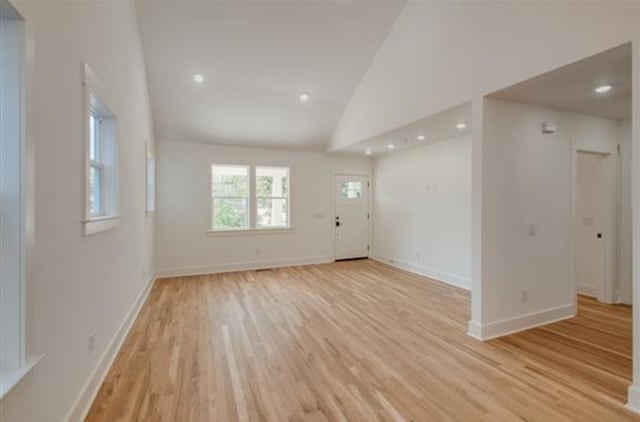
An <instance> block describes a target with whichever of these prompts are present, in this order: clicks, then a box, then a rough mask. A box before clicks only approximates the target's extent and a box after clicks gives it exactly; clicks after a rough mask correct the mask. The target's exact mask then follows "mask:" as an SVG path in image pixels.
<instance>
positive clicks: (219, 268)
mask: <svg viewBox="0 0 640 422" xmlns="http://www.w3.org/2000/svg"><path fill="white" fill-rule="evenodd" d="M328 262H333V257H330V256H312V257H302V258H291V259H274V260H269V261H247V262H237V263H232V264H214V265H197V266H193V267H173V268H162V269H159V270H158V271H157V273H156V274H157V276H158V278H167V277H187V276H192V275H203V274H217V273H228V272H234V271H247V270H262V269H270V268H281V267H294V266H297V265H311V264H326V263H328Z"/></svg>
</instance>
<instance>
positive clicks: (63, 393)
mask: <svg viewBox="0 0 640 422" xmlns="http://www.w3.org/2000/svg"><path fill="white" fill-rule="evenodd" d="M16 7H17V8H18V10H19V12H20V13H21V14H22V15H23V16H24V18H25V19H26V22H27V25H28V27H29V41H30V43H31V45H32V47H33V48H34V51H35V62H34V63H35V67H33V71H34V75H33V80H31V81H29V83H31V84H32V85H31V86H30V89H31V90H32V92H33V97H32V103H31V105H32V106H33V114H32V115H31V116H30V117H29V118H30V120H29V121H28V124H29V129H30V130H31V131H32V133H33V139H34V141H35V169H36V170H35V171H36V179H35V208H36V210H35V243H34V245H35V251H34V253H35V258H34V261H33V262H32V268H31V271H30V274H31V275H32V276H31V277H30V278H29V279H28V280H27V309H26V312H27V340H28V352H29V354H31V355H35V354H44V358H43V359H42V361H41V362H40V363H39V364H38V365H37V366H36V367H35V369H34V370H33V372H32V373H31V374H30V375H29V376H28V377H27V378H26V379H24V380H23V382H22V383H21V384H19V385H18V386H17V387H16V388H15V389H14V390H13V391H12V392H11V393H10V394H9V396H7V397H5V399H3V401H2V408H1V409H0V413H1V414H2V417H1V419H2V420H3V422H17V421H21V422H51V421H61V420H64V419H65V417H66V416H67V415H68V414H69V412H70V411H71V410H72V407H73V406H74V403H78V407H77V408H76V410H78V409H79V412H80V413H81V412H82V410H84V409H83V407H84V405H85V404H86V403H85V402H83V401H77V400H79V399H80V398H82V399H86V398H87V396H82V397H81V393H82V392H83V391H85V390H84V388H85V385H86V383H87V382H89V381H90V380H94V381H95V378H93V379H91V376H92V373H93V371H94V370H95V369H96V368H97V367H98V365H99V364H100V363H105V362H104V361H102V360H101V357H102V356H103V353H105V352H106V351H107V350H109V349H108V346H109V345H110V342H111V340H112V339H113V338H114V336H115V335H116V333H117V332H118V330H119V327H120V326H121V324H122V323H123V321H124V320H125V318H126V316H127V314H128V312H129V311H130V309H131V307H132V305H133V304H134V303H135V302H136V300H137V298H138V297H139V295H140V294H141V292H143V290H144V288H145V286H146V285H147V282H148V275H149V274H150V272H151V269H152V266H153V249H152V245H153V243H152V242H153V219H148V218H147V217H146V216H145V208H144V206H145V195H144V193H145V190H144V189H145V179H144V174H145V173H144V164H145V161H144V157H145V148H144V141H145V139H148V140H150V141H153V134H152V131H151V121H150V111H149V104H148V97H147V88H146V78H145V69H144V63H143V61H142V52H141V46H140V40H139V35H138V29H137V23H136V17H135V11H134V7H133V4H132V2H128V1H127V2H125V1H118V2H115V1H114V2H57V1H47V2H33V1H17V2H16ZM83 60H86V61H87V62H88V63H89V64H90V65H91V66H92V68H93V70H94V71H95V72H96V74H97V75H98V76H99V77H100V78H101V80H102V81H103V82H104V84H105V86H106V87H108V89H109V90H110V91H111V94H112V95H111V97H112V98H113V100H114V104H112V107H113V108H114V110H113V111H114V112H115V113H116V114H117V116H118V130H119V136H118V138H119V148H120V212H121V215H122V219H121V221H120V227H119V228H118V229H115V230H111V231H108V232H104V233H101V234H97V235H95V236H91V237H84V236H83V235H82V225H81V221H82V219H83V212H84V202H83V198H84V196H83V195H84V194H83V190H84V173H83V171H84V156H83V153H84V142H85V139H84V137H83V122H84V118H85V116H83V103H82V101H83V95H82V92H83V91H82V90H83V87H82V76H83V73H82V71H83V68H82V63H81V62H82V61H83ZM145 272H146V274H144V273H145ZM91 332H95V341H96V345H95V350H94V352H93V354H90V353H89V342H88V337H89V334H90V333H91ZM107 357H110V356H107ZM91 386H93V385H92V384H91V385H90V387H91ZM90 390H91V388H89V389H88V390H87V391H90ZM77 416H81V415H79V414H74V417H77Z"/></svg>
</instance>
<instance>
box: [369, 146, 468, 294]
mask: <svg viewBox="0 0 640 422" xmlns="http://www.w3.org/2000/svg"><path fill="white" fill-rule="evenodd" d="M374 174H375V185H374V200H373V207H374V212H373V218H374V220H373V222H374V243H373V247H374V256H375V257H376V258H377V259H381V260H383V261H386V262H391V263H392V264H393V265H397V266H400V267H402V268H405V269H407V270H410V271H415V272H418V273H420V274H423V275H425V276H427V277H432V278H435V279H437V280H441V281H444V282H447V283H451V284H454V285H458V286H461V287H465V288H471V285H470V284H471V281H470V280H471V137H470V136H464V137H458V138H452V139H447V140H444V141H440V142H437V143H434V144H430V145H426V146H422V147H419V148H413V149H409V150H404V151H399V152H396V153H393V154H388V155H382V156H380V157H378V158H376V160H375V164H374Z"/></svg>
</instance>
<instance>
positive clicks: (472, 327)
mask: <svg viewBox="0 0 640 422" xmlns="http://www.w3.org/2000/svg"><path fill="white" fill-rule="evenodd" d="M467 335H468V336H471V337H473V338H475V339H476V340H480V341H482V326H481V325H480V323H479V322H476V321H469V326H468V327H467Z"/></svg>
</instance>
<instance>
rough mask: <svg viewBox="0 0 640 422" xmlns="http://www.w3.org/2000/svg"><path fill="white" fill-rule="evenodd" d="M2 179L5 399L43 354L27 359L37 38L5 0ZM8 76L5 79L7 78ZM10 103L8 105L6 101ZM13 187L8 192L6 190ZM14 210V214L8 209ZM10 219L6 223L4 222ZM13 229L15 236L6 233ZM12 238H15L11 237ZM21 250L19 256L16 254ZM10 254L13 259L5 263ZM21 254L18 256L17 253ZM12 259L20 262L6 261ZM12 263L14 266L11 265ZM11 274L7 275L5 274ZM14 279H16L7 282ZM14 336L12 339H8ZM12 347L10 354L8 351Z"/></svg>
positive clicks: (0, 37)
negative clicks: (30, 121) (7, 197)
mask: <svg viewBox="0 0 640 422" xmlns="http://www.w3.org/2000/svg"><path fill="white" fill-rule="evenodd" d="M0 19H2V21H3V22H2V25H0V28H1V29H0V30H1V31H2V34H0V41H1V42H2V45H1V46H0V65H2V66H3V69H2V72H0V75H1V76H2V77H1V78H0V92H2V93H4V94H6V95H5V96H0V120H2V122H3V124H2V125H0V139H1V142H0V169H1V170H2V171H1V172H0V183H1V184H2V185H3V186H2V192H7V191H8V190H9V191H13V192H15V193H14V195H15V196H14V198H17V201H14V203H13V204H12V206H9V207H6V206H7V201H5V200H4V199H5V198H3V199H2V200H1V203H0V206H5V207H6V208H5V209H3V210H2V215H3V216H5V218H9V219H11V220H12V221H9V224H8V225H7V226H3V228H2V229H0V234H2V235H3V236H2V241H1V242H0V256H2V261H3V264H2V265H0V267H2V268H1V269H2V270H7V269H10V270H11V271H9V272H6V271H0V278H2V280H1V282H0V286H2V287H1V288H0V290H2V293H1V294H0V299H1V300H3V301H4V302H3V304H2V306H0V312H2V314H1V315H0V344H1V345H2V350H0V360H1V361H2V363H1V365H0V399H3V398H4V397H5V395H7V394H8V393H9V392H10V391H11V389H12V388H13V387H15V386H16V385H17V384H18V383H19V382H20V381H21V380H22V379H23V378H24V377H25V376H26V375H27V374H28V373H29V372H30V371H31V369H32V368H33V367H34V366H35V365H36V363H37V362H38V361H39V360H40V359H41V358H42V355H40V356H37V357H32V358H29V359H27V353H28V352H29V351H28V349H27V342H26V337H27V336H26V329H27V321H26V320H27V318H26V304H27V290H26V281H27V280H28V279H30V278H31V260H32V256H33V246H34V245H33V233H34V232H33V227H34V204H35V200H34V191H35V189H34V175H35V169H34V156H35V153H34V145H33V141H32V139H31V136H32V131H31V128H30V125H28V124H27V120H28V119H30V117H29V116H31V115H32V114H33V104H34V103H33V100H32V95H33V90H32V89H31V86H32V85H33V84H32V81H33V61H34V56H33V37H32V36H31V35H30V34H31V31H30V30H29V28H28V26H27V23H26V22H25V21H24V19H23V18H22V17H21V16H20V14H19V13H18V12H17V11H16V10H15V9H14V8H13V7H12V5H11V4H10V3H9V2H8V0H0ZM5 78H6V79H5ZM5 101H6V102H7V103H5ZM7 189H8V190H7ZM8 210H11V213H10V214H7V213H6V211H8ZM5 222H7V220H4V221H3V222H2V224H0V225H3V224H4V223H5ZM7 228H14V230H12V231H11V238H7V237H4V235H6V234H9V233H8V231H7V230H6V229H7ZM7 240H11V241H7ZM16 252H17V254H16ZM7 253H9V254H10V255H11V256H10V258H11V260H10V261H5V258H8V257H9V256H8V255H7ZM16 255H17V257H16ZM6 262H11V263H13V264H15V265H12V266H8V265H4V264H5V263H6ZM10 267H12V268H10ZM5 277H6V278H5ZM7 280H13V281H15V283H7ZM7 304H11V305H12V306H6V305H7ZM8 337H9V340H8V341H7V338H8ZM9 349H12V351H11V352H10V354H7V353H6V352H7V351H8V350H9Z"/></svg>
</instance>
